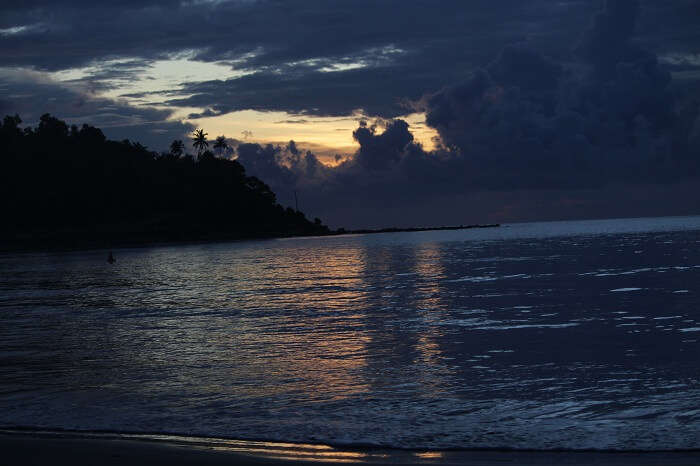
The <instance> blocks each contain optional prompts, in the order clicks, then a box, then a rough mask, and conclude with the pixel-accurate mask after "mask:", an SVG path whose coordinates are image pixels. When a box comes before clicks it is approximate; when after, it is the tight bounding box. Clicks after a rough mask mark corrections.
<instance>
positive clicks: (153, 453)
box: [0, 432, 700, 466]
mask: <svg viewBox="0 0 700 466" xmlns="http://www.w3.org/2000/svg"><path fill="white" fill-rule="evenodd" d="M0 452H2V453H1V454H0V457H1V458H2V459H1V461H0V462H1V463H2V464H3V465H7V466H14V465H26V466H32V465H52V466H54V465H71V466H77V465H104V466H112V465H114V466H116V465H128V466H141V465H144V466H145V465H171V466H175V465H193V466H194V465H224V464H226V465H249V464H250V465H260V464H268V465H269V464H277V465H289V464H294V465H297V466H303V465H316V466H318V465H319V464H324V463H326V464H331V463H335V464H337V463H346V464H391V465H400V464H407V465H417V464H440V465H466V466H477V465H479V466H496V465H499V466H503V465H523V466H540V465H576V466H584V465H596V466H623V465H624V466H652V465H654V466H697V465H700V452H673V453H663V452H654V453H638V452H629V453H604V452H527V451H526V452H512V451H461V452H460V451H450V452H410V451H395V450H373V449H371V450H358V449H339V448H333V447H329V446H325V445H298V444H286V443H270V442H247V441H233V440H215V439H194V438H186V437H178V438H176V437H165V436H163V437H153V436H151V437H147V436H109V435H95V436H83V435H79V434H66V433H24V432H19V433H1V434H0Z"/></svg>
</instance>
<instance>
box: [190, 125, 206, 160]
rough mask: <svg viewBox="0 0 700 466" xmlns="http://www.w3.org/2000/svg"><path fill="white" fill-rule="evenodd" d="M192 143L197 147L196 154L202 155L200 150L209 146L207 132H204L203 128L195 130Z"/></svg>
mask: <svg viewBox="0 0 700 466" xmlns="http://www.w3.org/2000/svg"><path fill="white" fill-rule="evenodd" d="M192 144H193V145H194V148H195V149H197V156H199V155H202V152H203V151H204V150H205V149H206V148H207V147H209V141H207V133H205V132H204V130H203V129H198V130H195V132H194V136H193V137H192Z"/></svg>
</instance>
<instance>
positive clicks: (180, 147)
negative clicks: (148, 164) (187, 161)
mask: <svg viewBox="0 0 700 466" xmlns="http://www.w3.org/2000/svg"><path fill="white" fill-rule="evenodd" d="M184 151H185V144H184V143H183V142H182V141H181V140H180V139H175V140H174V141H173V142H172V144H170V153H171V154H172V155H174V156H175V157H180V156H181V155H182V153H183V152H184Z"/></svg>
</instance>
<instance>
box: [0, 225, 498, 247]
mask: <svg viewBox="0 0 700 466" xmlns="http://www.w3.org/2000/svg"><path fill="white" fill-rule="evenodd" d="M500 226H501V225H500V224H483V225H482V224H476V225H460V226H441V227H415V228H394V227H392V228H382V229H374V230H373V229H364V230H344V229H342V228H340V229H338V230H332V231H329V232H328V233H323V234H309V233H308V232H307V233H300V234H288V235H283V234H269V235H258V236H227V235H217V234H212V235H211V236H209V237H198V238H191V239H183V238H179V237H178V238H172V239H168V238H165V239H164V238H158V239H148V238H146V239H138V238H132V239H126V240H123V241H110V240H104V239H99V240H86V239H83V238H81V237H78V238H77V239H76V238H69V237H65V236H63V237H50V236H45V237H36V238H32V239H19V240H17V239H9V240H8V239H0V254H11V253H36V252H72V251H95V250H105V251H106V250H110V249H123V248H148V247H167V246H190V245H206V244H219V243H238V242H244V241H272V240H277V239H293V238H325V237H334V236H345V235H370V234H378V233H415V232H424V231H454V230H471V229H481V228H499V227H500Z"/></svg>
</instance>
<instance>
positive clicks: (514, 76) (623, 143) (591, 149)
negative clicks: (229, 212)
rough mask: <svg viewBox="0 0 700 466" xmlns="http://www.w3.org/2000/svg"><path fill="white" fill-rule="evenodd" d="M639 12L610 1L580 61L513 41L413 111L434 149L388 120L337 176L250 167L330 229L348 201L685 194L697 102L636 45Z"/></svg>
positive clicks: (580, 49) (276, 164) (367, 126)
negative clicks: (615, 191) (433, 135)
mask: <svg viewBox="0 0 700 466" xmlns="http://www.w3.org/2000/svg"><path fill="white" fill-rule="evenodd" d="M638 14H639V5H638V3H637V2H636V1H632V0H620V1H610V2H608V3H607V4H606V7H605V8H604V9H603V10H601V11H600V12H599V13H597V14H596V15H595V16H594V19H593V21H592V23H591V26H590V27H589V28H588V29H586V30H585V31H584V32H583V33H582V36H581V38H580V40H578V41H577V42H576V45H575V47H574V48H573V50H572V54H571V57H572V58H571V59H570V60H568V61H564V60H562V61H557V60H555V59H553V58H551V57H547V56H545V55H543V54H541V53H540V52H539V51H536V50H533V49H532V48H531V47H529V45H528V44H522V43H520V44H515V45H509V46H506V47H505V48H504V49H503V50H502V51H501V52H500V53H499V54H498V56H497V57H496V58H495V59H494V60H493V61H492V62H491V63H489V64H488V65H486V66H485V67H483V68H480V69H477V70H476V71H474V72H473V73H472V75H471V77H469V78H468V79H466V80H465V81H463V82H462V83H460V84H456V85H452V86H447V87H445V88H443V89H442V90H439V91H436V92H433V93H430V94H427V95H426V96H424V98H423V99H422V100H421V101H419V102H416V103H414V105H416V106H417V107H420V108H421V109H423V110H424V111H425V112H426V123H427V124H428V125H429V126H431V127H433V128H435V129H436V130H437V131H438V134H439V141H438V142H439V147H438V149H436V150H434V151H430V152H429V151H425V150H424V149H423V148H422V147H421V146H420V145H419V144H417V143H415V142H414V138H413V135H412V134H411V132H410V128H409V126H408V125H407V124H406V122H404V121H402V120H378V121H377V122H376V124H371V123H367V122H363V123H361V124H360V126H359V128H357V130H356V131H355V132H354V134H353V136H354V137H355V139H356V141H357V142H358V143H359V146H360V148H359V150H358V151H357V152H356V153H355V154H354V156H353V157H351V158H350V159H348V160H347V161H345V162H343V163H341V164H340V165H339V166H337V167H335V168H327V167H326V169H325V170H322V171H317V170H309V168H308V167H310V166H311V167H313V166H314V165H315V163H314V160H315V158H314V157H313V154H310V153H309V154H307V155H306V156H305V157H304V158H303V159H300V158H298V157H297V158H296V159H294V158H291V159H290V158H289V157H285V156H284V154H285V148H283V147H278V148H276V151H277V152H276V154H277V155H276V156H275V157H270V156H267V157H262V156H261V159H265V160H268V161H269V165H268V166H262V165H260V163H259V161H255V160H252V159H251V157H249V156H244V157H243V158H242V159H241V161H242V162H243V164H244V166H248V167H249V168H250V169H251V170H252V172H253V173H255V174H257V175H259V176H261V177H263V178H264V179H269V180H271V181H270V182H271V183H273V186H276V188H277V189H278V190H281V191H283V192H291V191H292V190H300V191H302V192H304V197H305V198H306V199H307V200H308V202H310V203H311V205H312V206H313V207H314V208H315V209H318V211H319V212H321V213H320V214H321V215H325V216H326V218H331V219H332V220H331V221H333V220H335V218H334V217H335V216H334V210H337V209H339V206H342V204H343V200H345V201H348V200H350V202H352V203H355V204H357V205H360V206H363V205H364V206H367V205H372V206H373V209H375V210H384V211H386V210H387V209H396V208H401V207H400V206H401V205H403V204H407V205H413V206H414V207H415V206H418V205H420V203H423V202H425V200H426V199H431V200H433V205H437V204H439V205H441V206H444V205H447V206H449V207H447V208H446V209H445V210H447V211H449V210H452V211H460V210H461V209H458V208H457V209H455V202H454V201H455V199H459V198H460V197H464V196H467V197H469V196H473V195H474V193H478V192H487V191H491V192H493V191H502V192H511V193H512V192H517V191H521V192H522V191H532V192H536V191H541V190H542V189H544V190H546V191H548V192H550V193H551V194H552V195H553V196H555V197H559V198H562V197H563V198H569V197H570V196H566V195H562V193H564V192H569V193H571V192H573V191H577V192H578V194H577V195H575V196H573V198H580V197H581V195H582V193H585V192H589V197H591V198H596V197H597V195H594V196H590V193H593V192H595V191H594V190H609V189H612V188H614V187H615V186H617V187H618V188H619V189H620V190H622V191H627V192H628V193H629V192H631V191H630V190H632V191H633V190H634V189H640V190H647V191H648V190H649V186H650V185H661V186H666V191H667V192H669V193H670V192H677V191H678V189H680V188H678V186H681V185H683V186H686V188H684V190H682V191H683V192H684V193H686V194H687V193H688V190H687V186H688V185H692V184H693V183H694V182H695V181H697V176H698V174H699V172H700V145H698V143H699V142H700V137H699V136H700V118H698V115H699V111H698V110H699V108H698V104H697V102H696V101H694V100H692V99H684V98H683V97H684V96H678V95H677V93H674V92H673V91H672V86H671V84H672V77H671V73H670V72H669V71H668V70H667V69H665V68H664V67H663V66H661V65H660V64H659V61H658V59H657V57H656V56H655V55H654V54H653V53H651V52H649V51H646V50H644V49H643V48H642V47H641V46H640V45H638V43H636V42H635V41H634V34H633V32H634V30H635V24H636V22H637V18H638ZM618 23H619V25H620V28H619V29H616V28H615V25H616V24H618ZM598 48H603V49H605V50H606V51H607V54H606V55H605V56H601V54H599V53H594V51H593V50H595V49H598ZM269 150H272V146H269V147H268V151H269ZM635 187H636V188H635ZM654 191H655V192H658V190H656V189H654ZM690 192H691V193H692V194H691V195H690V196H689V197H687V198H685V199H684V202H685V204H684V206H685V207H684V208H685V209H689V210H692V209H693V208H697V207H698V199H699V196H698V193H697V192H693V191H692V190H691V191H690ZM283 197H284V196H283ZM448 200H451V201H448ZM666 200H668V199H666ZM577 202H578V203H579V204H581V201H580V200H579V201H576V202H573V201H572V202H571V203H570V204H569V207H571V205H576V203H577ZM657 202H661V201H660V200H658V199H657ZM583 204H585V202H584V203H583ZM596 204H599V203H598V202H596ZM681 204H683V202H681ZM627 208H628V209H629V206H627ZM438 210H439V209H438ZM608 210H610V209H608ZM613 210H614V209H613Z"/></svg>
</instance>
